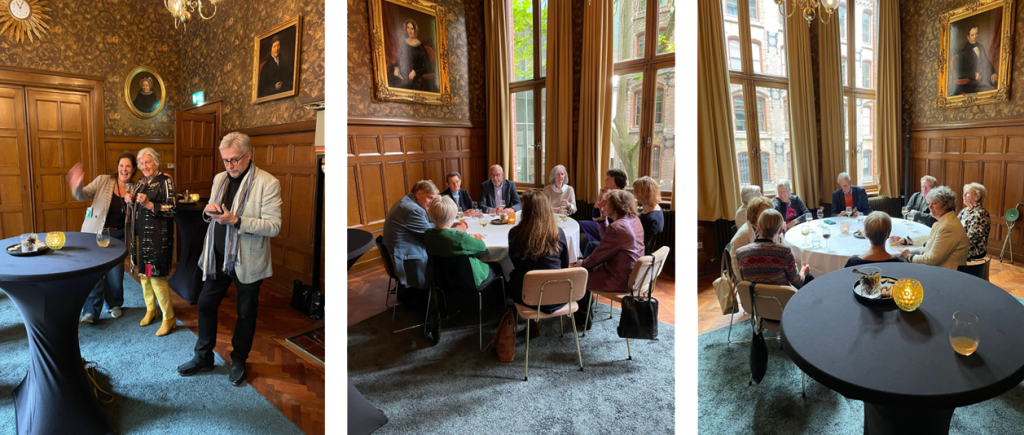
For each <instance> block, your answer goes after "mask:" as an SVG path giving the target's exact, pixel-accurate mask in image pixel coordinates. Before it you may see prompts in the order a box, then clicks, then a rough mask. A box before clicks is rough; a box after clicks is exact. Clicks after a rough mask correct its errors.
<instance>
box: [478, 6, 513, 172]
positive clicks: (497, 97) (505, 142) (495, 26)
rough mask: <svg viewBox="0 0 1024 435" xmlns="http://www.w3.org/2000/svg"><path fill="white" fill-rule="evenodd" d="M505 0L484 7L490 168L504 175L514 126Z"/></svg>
mask: <svg viewBox="0 0 1024 435" xmlns="http://www.w3.org/2000/svg"><path fill="white" fill-rule="evenodd" d="M508 13H509V11H508V9H507V8H506V3H505V0H487V1H486V3H485V4H484V16H485V20H486V22H485V23H484V38H485V43H486V45H487V47H486V51H487V54H486V55H485V56H484V68H485V71H486V75H487V166H490V165H492V164H499V165H501V167H502V168H505V172H509V171H512V170H513V168H510V167H509V162H510V160H509V158H510V157H511V156H510V155H511V152H510V151H509V149H510V146H511V144H512V126H511V122H512V121H511V118H510V117H509V108H510V107H512V106H511V105H510V104H509V94H508V83H509V70H510V69H511V68H510V65H509V64H510V62H511V60H510V59H512V52H511V49H510V48H509V41H508V29H509V28H510V27H509V23H510V21H509V16H508Z"/></svg>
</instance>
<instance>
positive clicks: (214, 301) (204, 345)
mask: <svg viewBox="0 0 1024 435" xmlns="http://www.w3.org/2000/svg"><path fill="white" fill-rule="evenodd" d="M223 264H224V258H223V257H222V256H221V254H220V253H217V259H216V265H217V278H216V279H214V280H213V281H204V282H203V291H202V293H201V294H200V295H199V340H198V341H196V349H195V350H196V357H197V358H199V359H200V360H202V361H204V362H208V363H213V348H214V346H216V345H217V310H218V309H219V308H220V303H221V301H222V300H224V296H226V295H227V293H228V287H229V286H231V283H234V284H235V288H236V289H237V290H238V291H237V296H238V304H237V305H238V320H237V321H235V333H234V335H232V337H231V346H232V347H234V350H232V351H231V360H232V361H238V360H244V359H246V358H248V357H249V351H250V350H251V349H252V338H253V336H254V335H255V334H256V308H257V307H258V306H259V299H260V284H262V283H263V280H262V279H261V280H259V281H256V282H254V283H249V284H242V283H241V282H239V281H238V276H237V275H235V273H234V272H231V274H230V275H227V274H225V273H224V272H223V271H221V270H220V268H221V265H223Z"/></svg>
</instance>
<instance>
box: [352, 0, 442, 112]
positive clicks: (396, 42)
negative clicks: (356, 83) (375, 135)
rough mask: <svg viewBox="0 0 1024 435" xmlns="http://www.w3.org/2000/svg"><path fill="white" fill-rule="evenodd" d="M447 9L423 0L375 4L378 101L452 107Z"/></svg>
mask: <svg viewBox="0 0 1024 435" xmlns="http://www.w3.org/2000/svg"><path fill="white" fill-rule="evenodd" d="M446 19H447V12H446V11H445V9H444V7H442V6H440V5H438V4H436V3H431V2H429V1H423V0H370V33H371V34H370V46H371V47H370V49H371V51H372V52H373V78H374V88H375V89H374V90H375V95H376V98H377V99H378V100H380V101H398V102H411V103H421V104H435V105H449V104H451V103H452V96H451V91H450V90H449V88H448V43H447V38H446V33H445V20H446Z"/></svg>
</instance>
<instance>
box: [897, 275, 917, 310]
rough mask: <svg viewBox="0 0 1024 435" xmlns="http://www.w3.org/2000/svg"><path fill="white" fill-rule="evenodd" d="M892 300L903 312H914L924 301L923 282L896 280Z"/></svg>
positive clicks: (905, 279)
mask: <svg viewBox="0 0 1024 435" xmlns="http://www.w3.org/2000/svg"><path fill="white" fill-rule="evenodd" d="M892 300H893V301H894V302H896V306H898V307H900V309H901V310H903V311H908V312H909V311H914V310H916V309H917V307H919V306H921V302H922V301H923V300H924V288H923V287H921V282H920V281H918V280H916V279H912V278H903V279H899V280H896V284H893V285H892Z"/></svg>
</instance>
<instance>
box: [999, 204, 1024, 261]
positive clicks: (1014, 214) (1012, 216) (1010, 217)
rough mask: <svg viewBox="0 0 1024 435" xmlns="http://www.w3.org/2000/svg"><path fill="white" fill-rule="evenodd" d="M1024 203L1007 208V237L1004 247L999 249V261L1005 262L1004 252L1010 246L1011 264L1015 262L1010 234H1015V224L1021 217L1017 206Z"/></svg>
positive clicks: (1004, 240)
mask: <svg viewBox="0 0 1024 435" xmlns="http://www.w3.org/2000/svg"><path fill="white" fill-rule="evenodd" d="M1022 205H1024V202H1018V203H1017V205H1015V206H1014V207H1013V208H1011V209H1009V210H1006V215H1005V217H1006V239H1003V249H1001V250H1000V251H999V262H1000V263H1002V262H1003V252H1006V247H1007V246H1009V247H1010V264H1013V244H1012V243H1010V235H1012V234H1013V226H1014V225H1015V224H1016V223H1017V219H1020V211H1018V210H1017V207H1020V206H1022Z"/></svg>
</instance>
